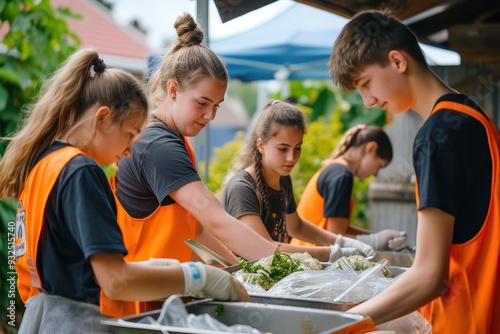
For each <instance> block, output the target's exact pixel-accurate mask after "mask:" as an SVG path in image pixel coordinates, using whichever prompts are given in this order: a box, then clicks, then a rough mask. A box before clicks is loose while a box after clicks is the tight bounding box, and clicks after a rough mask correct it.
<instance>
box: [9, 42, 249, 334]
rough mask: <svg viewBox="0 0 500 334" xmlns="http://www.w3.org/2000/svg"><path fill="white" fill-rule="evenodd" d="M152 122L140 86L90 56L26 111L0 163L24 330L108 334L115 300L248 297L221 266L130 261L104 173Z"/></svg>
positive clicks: (59, 76)
mask: <svg viewBox="0 0 500 334" xmlns="http://www.w3.org/2000/svg"><path fill="white" fill-rule="evenodd" d="M147 117H148V101H147V97H146V92H145V89H144V87H143V85H142V84H141V83H140V82H139V81H138V80H137V79H136V78H135V77H134V76H133V75H131V74H130V73H127V72H125V71H123V70H119V69H106V64H105V63H104V61H103V60H101V59H100V58H99V55H98V53H97V52H96V51H95V50H93V49H81V50H79V51H77V52H75V53H74V54H73V55H71V57H69V58H68V59H67V60H66V62H65V63H63V65H62V66H61V67H60V68H59V70H57V72H55V73H54V74H53V75H52V76H51V77H50V78H49V79H48V80H47V81H46V82H45V83H44V85H43V87H42V89H41V91H40V94H39V96H38V97H37V99H36V100H35V102H34V104H33V105H31V106H29V108H28V116H27V118H26V119H25V121H24V124H23V127H22V128H21V129H20V130H19V131H18V132H17V133H16V134H15V135H14V136H13V138H12V139H11V141H10V143H9V145H8V147H7V149H6V151H5V154H4V156H3V157H2V159H1V161H0V194H1V196H2V198H16V199H18V200H19V202H18V205H17V217H16V223H15V243H14V245H13V247H12V251H13V253H14V255H15V269H16V272H17V276H18V277H17V286H18V290H19V295H20V297H21V299H22V300H23V302H24V303H25V304H26V311H25V313H24V315H23V319H22V323H21V327H20V329H19V333H106V332H111V329H110V328H107V327H106V326H104V325H102V324H101V322H100V320H101V319H103V318H104V317H103V315H108V316H110V315H113V314H109V313H106V312H105V309H106V306H107V305H106V302H107V301H108V299H109V298H112V299H117V300H123V301H134V300H158V299H164V298H167V297H168V296H170V295H172V294H175V293H181V292H194V291H200V290H201V291H203V292H205V293H207V294H208V295H211V296H212V297H215V298H223V299H240V298H241V299H247V298H248V295H247V293H246V291H245V288H244V287H243V286H242V285H241V284H240V283H239V282H237V281H236V279H234V278H232V277H231V275H230V274H229V273H227V272H225V271H223V270H221V269H218V268H214V267H209V266H201V265H199V264H196V263H192V262H191V263H182V264H179V263H175V264H172V265H170V266H168V267H158V266H156V267H155V266H151V265H146V264H137V263H127V262H125V261H124V256H125V255H126V254H127V250H126V248H125V245H124V241H123V238H122V235H121V232H120V228H119V226H118V224H117V212H116V204H115V198H114V196H113V192H112V190H111V188H110V185H109V182H108V180H107V178H106V175H105V173H104V171H103V169H102V168H101V166H104V165H111V164H113V163H116V162H117V161H118V160H120V159H122V158H125V157H127V156H129V155H130V154H131V150H132V143H133V141H134V140H135V139H136V137H137V136H138V135H139V133H140V132H141V131H142V128H143V127H144V124H145V122H146V120H147ZM12 224H13V223H12ZM9 226H11V225H10V224H9ZM194 271H196V278H194V277H193V275H194ZM221 282H222V283H227V285H226V284H224V287H222V286H221ZM221 288H222V290H221ZM221 293H222V294H221Z"/></svg>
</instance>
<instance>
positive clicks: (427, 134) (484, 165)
mask: <svg viewBox="0 0 500 334" xmlns="http://www.w3.org/2000/svg"><path fill="white" fill-rule="evenodd" d="M444 100H449V101H454V102H459V103H462V104H466V105H469V106H471V107H473V108H474V109H476V110H477V112H478V115H479V114H481V113H483V114H484V111H483V110H481V108H480V107H479V106H477V105H476V104H475V103H474V102H473V101H471V100H470V99H469V98H467V97H466V96H465V95H460V94H447V95H444V96H442V97H441V98H440V99H439V100H438V101H437V102H436V104H437V103H438V102H441V101H444ZM413 164H414V167H415V172H416V177H417V181H418V187H419V198H420V206H419V209H423V208H428V207H432V208H437V209H440V210H442V211H444V212H446V213H448V214H450V215H452V216H454V217H455V228H454V231H453V243H455V244H458V243H464V242H466V241H468V240H470V239H471V238H472V237H473V236H474V235H476V234H477V232H478V231H479V230H480V229H481V227H482V225H483V222H484V219H485V217H486V214H487V212H488V207H489V203H490V191H491V190H490V187H491V178H492V162H491V155H490V151H489V146H488V141H487V137H486V131H485V129H484V127H483V125H482V124H481V123H480V122H479V121H478V120H476V119H475V118H473V117H470V116H468V115H466V114H464V113H461V112H457V111H454V110H439V111H436V112H435V113H434V114H433V115H431V116H430V117H429V118H428V119H427V120H426V121H425V123H424V124H423V126H422V128H421V129H420V130H419V132H418V133H417V136H416V138H415V142H414V148H413Z"/></svg>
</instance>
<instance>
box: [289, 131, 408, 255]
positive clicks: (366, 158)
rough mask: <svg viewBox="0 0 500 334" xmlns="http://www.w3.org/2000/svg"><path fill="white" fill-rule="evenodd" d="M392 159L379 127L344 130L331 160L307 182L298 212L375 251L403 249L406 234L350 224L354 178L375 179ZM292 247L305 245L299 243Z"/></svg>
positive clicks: (315, 222) (384, 135)
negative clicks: (371, 229)
mask: <svg viewBox="0 0 500 334" xmlns="http://www.w3.org/2000/svg"><path fill="white" fill-rule="evenodd" d="M391 160H392V144H391V142H390V140H389V137H388V136H387V134H386V133H385V132H384V131H383V130H382V129H381V128H379V127H376V126H367V125H365V124H359V125H356V126H353V127H352V128H350V129H349V130H347V131H346V133H345V134H344V136H343V137H342V138H341V140H340V142H339V144H338V145H337V147H336V148H335V150H334V151H333V154H332V156H331V158H330V159H328V160H326V161H325V162H324V163H323V167H322V168H321V169H320V170H319V171H317V172H316V174H315V175H313V177H312V178H311V180H309V182H308V184H307V186H306V188H305V189H304V192H303V194H302V197H301V198H300V201H299V204H298V207H297V212H298V213H299V215H301V216H302V217H304V218H306V219H308V220H310V221H311V222H312V223H314V224H316V225H317V226H319V227H321V228H322V229H325V230H328V231H331V232H333V233H337V234H341V235H347V236H350V237H354V238H356V239H358V240H360V241H363V242H365V243H367V244H369V245H370V246H372V247H373V248H374V249H375V250H387V249H394V250H399V249H401V248H403V247H405V246H406V232H405V231H396V230H391V229H385V230H382V231H379V232H372V231H369V230H364V229H361V228H358V227H355V226H351V225H350V224H349V219H350V215H351V210H352V207H353V205H354V200H353V199H352V197H351V193H352V187H353V181H354V180H353V179H354V176H356V177H358V178H360V179H365V178H367V177H369V176H372V175H374V176H376V175H377V173H378V171H379V170H380V169H382V168H384V167H385V166H387V165H388V164H389V163H390V162H391ZM292 243H293V244H298V245H308V244H309V243H306V242H303V241H301V240H295V239H294V240H293V241H292Z"/></svg>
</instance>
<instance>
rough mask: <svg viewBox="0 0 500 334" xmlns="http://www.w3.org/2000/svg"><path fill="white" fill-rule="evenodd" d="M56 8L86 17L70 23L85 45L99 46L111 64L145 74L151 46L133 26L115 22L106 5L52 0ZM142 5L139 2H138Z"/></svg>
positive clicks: (81, 0) (109, 64) (93, 2)
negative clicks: (62, 8) (66, 9)
mask: <svg viewBox="0 0 500 334" xmlns="http://www.w3.org/2000/svg"><path fill="white" fill-rule="evenodd" d="M52 4H53V6H55V7H69V8H70V9H71V11H72V12H75V13H78V14H80V15H81V16H83V19H80V20H77V19H69V20H68V21H67V22H68V25H69V27H70V29H71V30H72V31H74V32H75V33H76V34H77V35H78V36H79V37H80V39H81V40H82V44H83V46H92V47H95V48H97V50H98V52H99V53H100V54H101V56H102V58H103V59H104V61H105V62H106V64H107V65H108V66H113V67H121V68H124V69H127V70H130V71H133V72H142V73H145V72H146V70H147V57H148V55H149V54H150V53H151V49H150V48H149V47H148V46H147V44H146V38H145V36H144V35H142V34H141V33H140V32H139V31H137V30H135V29H134V28H132V27H123V26H120V25H119V24H118V23H116V22H115V21H114V19H113V17H112V16H111V13H109V11H108V10H107V8H105V7H104V6H103V5H101V4H100V3H98V2H97V1H93V0H52ZM138 5H139V3H138Z"/></svg>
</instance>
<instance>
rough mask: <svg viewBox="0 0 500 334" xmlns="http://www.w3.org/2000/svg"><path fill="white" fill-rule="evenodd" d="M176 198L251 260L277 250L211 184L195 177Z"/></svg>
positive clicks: (228, 245) (228, 243) (216, 235)
mask: <svg viewBox="0 0 500 334" xmlns="http://www.w3.org/2000/svg"><path fill="white" fill-rule="evenodd" d="M171 196H172V198H174V199H175V201H176V202H177V203H179V204H180V205H182V207H184V208H185V209H186V210H187V211H189V212H190V213H191V214H192V215H193V216H194V217H195V218H196V219H197V220H198V221H199V222H200V223H201V224H202V225H203V227H204V228H206V229H207V230H208V231H209V232H210V233H212V234H213V235H214V236H215V237H216V238H217V239H219V240H220V242H222V243H223V244H224V245H225V246H226V247H227V248H228V249H230V250H231V251H233V252H235V253H237V254H238V255H240V256H242V257H244V258H245V259H247V260H257V259H260V258H262V257H265V256H269V255H272V254H274V252H275V251H276V245H275V244H274V243H273V242H272V239H271V237H268V238H267V239H265V238H264V237H262V236H261V235H259V234H258V233H257V232H255V231H254V230H252V229H251V228H249V227H248V226H246V225H245V224H243V223H242V222H240V221H239V220H237V219H236V218H234V217H232V216H230V215H229V214H228V213H227V212H226V211H225V210H224V208H223V207H222V204H221V203H220V202H219V200H218V199H217V197H215V196H214V195H213V194H212V193H211V192H210V190H208V188H207V187H205V186H204V185H203V183H201V182H200V181H194V182H191V183H189V184H187V185H185V186H184V187H182V188H179V189H178V190H176V191H175V192H172V193H171Z"/></svg>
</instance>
